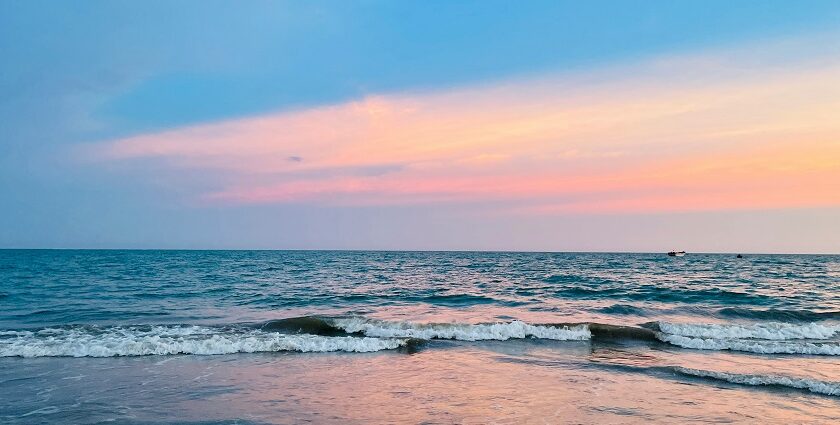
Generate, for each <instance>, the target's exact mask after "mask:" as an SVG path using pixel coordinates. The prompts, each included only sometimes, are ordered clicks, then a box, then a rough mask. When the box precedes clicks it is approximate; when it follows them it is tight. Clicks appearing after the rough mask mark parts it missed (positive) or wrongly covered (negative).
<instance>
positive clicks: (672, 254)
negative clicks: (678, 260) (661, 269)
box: [668, 251, 685, 257]
mask: <svg viewBox="0 0 840 425" xmlns="http://www.w3.org/2000/svg"><path fill="white" fill-rule="evenodd" d="M668 256H669V257H683V256H685V251H671V252H669V253H668Z"/></svg>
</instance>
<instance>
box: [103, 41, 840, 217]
mask: <svg viewBox="0 0 840 425" xmlns="http://www.w3.org/2000/svg"><path fill="white" fill-rule="evenodd" d="M788 54H789V52H787V51H785V52H783V53H781V54H780V56H779V57H772V55H771V56H769V57H763V58H762V60H756V58H755V57H754V56H750V55H749V54H746V53H743V52H742V54H740V55H739V54H731V53H726V54H706V55H698V56H697V57H695V58H694V59H691V58H677V59H673V58H672V59H667V58H666V59H659V60H654V61H651V62H649V63H647V64H641V65H637V66H634V67H625V68H621V69H610V70H600V71H596V72H594V74H593V75H594V76H591V75H586V74H579V75H561V76H551V77H541V78H526V79H522V80H516V81H507V82H502V83H498V84H488V85H484V86H477V87H467V88H462V89H453V90H449V91H442V92H433V93H414V94H412V93H403V94H386V95H379V96H370V97H367V98H365V99H362V100H359V101H355V102H348V103H342V104H336V105H328V106H323V107H318V108H312V109H306V110H301V111H293V112H283V113H276V114H268V115H264V116H258V117H253V118H245V119H237V120H231V121H224V122H218V123H210V124H202V125H196V126H191V127H186V128H181V129H175V130H172V131H166V132H161V133H155V134H147V135H141V136H137V137H131V138H127V139H122V140H117V141H113V142H110V143H107V144H104V145H101V146H99V155H100V157H104V158H106V159H108V160H112V161H125V160H130V159H132V158H158V159H161V160H165V161H167V163H168V164H170V166H172V167H175V168H190V169H201V170H205V172H207V173H219V174H220V175H222V174H223V175H224V176H225V180H224V181H225V186H224V187H220V188H219V189H218V190H217V191H215V192H213V193H205V194H201V195H200V196H201V197H202V198H203V199H205V200H209V201H213V202H232V203H290V202H308V203H327V204H341V205H347V204H350V205H358V204H364V205H379V204H404V203H464V202H482V201H499V202H501V203H504V202H509V210H512V211H513V210H515V211H527V212H530V213H555V212H631V211H632V212H653V211H691V210H709V209H734V208H738V209H740V208H787V207H806V206H830V205H840V187H838V182H840V119H838V116H840V115H838V111H840V60H838V59H835V58H837V57H840V56H837V55H823V56H815V57H812V58H805V59H803V58H801V57H797V58H796V60H795V61H791V62H788V61H786V58H787V56H785V55H788ZM723 59H726V60H725V61H724V60H723ZM522 205H527V206H526V207H523V206H522Z"/></svg>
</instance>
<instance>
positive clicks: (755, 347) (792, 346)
mask: <svg viewBox="0 0 840 425" xmlns="http://www.w3.org/2000/svg"><path fill="white" fill-rule="evenodd" d="M657 338H659V340H661V341H663V342H667V343H669V344H672V345H676V346H678V347H683V348H693V349H697V350H730V351H744V352H748V353H756V354H810V355H819V356H840V344H836V343H813V342H780V341H767V340H750V339H713V338H691V337H685V336H681V335H671V334H663V333H659V334H657Z"/></svg>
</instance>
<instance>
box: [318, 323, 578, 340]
mask: <svg viewBox="0 0 840 425" xmlns="http://www.w3.org/2000/svg"><path fill="white" fill-rule="evenodd" d="M331 323H332V324H333V325H334V326H335V327H337V328H340V329H343V330H344V331H346V332H350V333H361V334H363V335H365V336H369V337H378V338H420V339H455V340H460V341H481V340H498V341H506V340H508V339H522V338H539V339H553V340H559V341H570V340H572V341H582V340H588V339H590V338H591V336H592V335H591V333H590V331H589V327H588V326H587V325H585V324H579V325H532V324H528V323H525V322H520V321H513V322H507V323H484V324H461V323H430V324H419V323H411V322H388V321H383V320H371V319H365V318H359V317H351V318H338V319H332V320H331Z"/></svg>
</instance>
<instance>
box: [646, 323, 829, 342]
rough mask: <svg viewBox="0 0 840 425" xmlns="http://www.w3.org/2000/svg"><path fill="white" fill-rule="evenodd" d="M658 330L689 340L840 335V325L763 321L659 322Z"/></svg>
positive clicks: (774, 338)
mask: <svg viewBox="0 0 840 425" xmlns="http://www.w3.org/2000/svg"><path fill="white" fill-rule="evenodd" d="M658 327H659V330H660V331H661V332H663V333H667V334H671V335H679V336H685V337H692V338H705V339H708V338H712V339H719V338H727V339H731V338H742V339H743V338H756V339H766V340H789V339H829V338H831V337H833V336H834V335H836V334H837V333H838V332H840V325H823V324H819V323H807V324H795V323H780V322H766V323H753V324H716V323H668V322H658Z"/></svg>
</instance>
